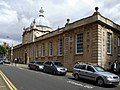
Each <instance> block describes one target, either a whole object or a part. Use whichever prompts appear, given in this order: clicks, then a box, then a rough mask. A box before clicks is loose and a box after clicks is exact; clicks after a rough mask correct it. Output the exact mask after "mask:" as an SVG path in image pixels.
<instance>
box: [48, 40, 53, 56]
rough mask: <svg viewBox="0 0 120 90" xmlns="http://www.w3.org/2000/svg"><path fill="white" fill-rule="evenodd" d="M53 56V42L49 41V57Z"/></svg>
mask: <svg viewBox="0 0 120 90" xmlns="http://www.w3.org/2000/svg"><path fill="white" fill-rule="evenodd" d="M52 55H53V42H52V41H50V42H49V56H52Z"/></svg>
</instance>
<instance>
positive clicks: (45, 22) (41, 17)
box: [35, 7, 50, 27]
mask: <svg viewBox="0 0 120 90" xmlns="http://www.w3.org/2000/svg"><path fill="white" fill-rule="evenodd" d="M39 12H40V15H39V17H38V18H36V19H35V25H36V26H38V25H39V26H46V27H50V23H49V21H48V20H47V19H46V18H45V17H44V10H43V8H42V7H41V9H40V11H39Z"/></svg>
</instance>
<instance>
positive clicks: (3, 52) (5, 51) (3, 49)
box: [0, 45, 7, 56]
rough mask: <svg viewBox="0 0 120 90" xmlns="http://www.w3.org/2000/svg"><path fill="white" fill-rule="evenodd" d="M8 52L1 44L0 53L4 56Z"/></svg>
mask: <svg viewBox="0 0 120 90" xmlns="http://www.w3.org/2000/svg"><path fill="white" fill-rule="evenodd" d="M6 53H7V48H5V47H4V46H2V45H0V55H2V56H4V55H5V54H6Z"/></svg>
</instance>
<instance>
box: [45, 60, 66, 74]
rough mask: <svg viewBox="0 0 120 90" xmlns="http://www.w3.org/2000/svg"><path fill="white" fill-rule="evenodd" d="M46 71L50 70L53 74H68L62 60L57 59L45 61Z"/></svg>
mask: <svg viewBox="0 0 120 90" xmlns="http://www.w3.org/2000/svg"><path fill="white" fill-rule="evenodd" d="M44 72H49V73H52V74H59V75H60V74H61V75H66V73H67V68H65V67H64V66H63V64H62V63H61V62H57V61H46V62H45V63H44Z"/></svg>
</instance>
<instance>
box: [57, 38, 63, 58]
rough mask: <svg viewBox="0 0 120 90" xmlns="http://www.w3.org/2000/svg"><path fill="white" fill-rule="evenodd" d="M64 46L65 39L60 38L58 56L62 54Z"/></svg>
mask: <svg viewBox="0 0 120 90" xmlns="http://www.w3.org/2000/svg"><path fill="white" fill-rule="evenodd" d="M62 47H63V40H62V39H58V56H62V54H63V52H62Z"/></svg>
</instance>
